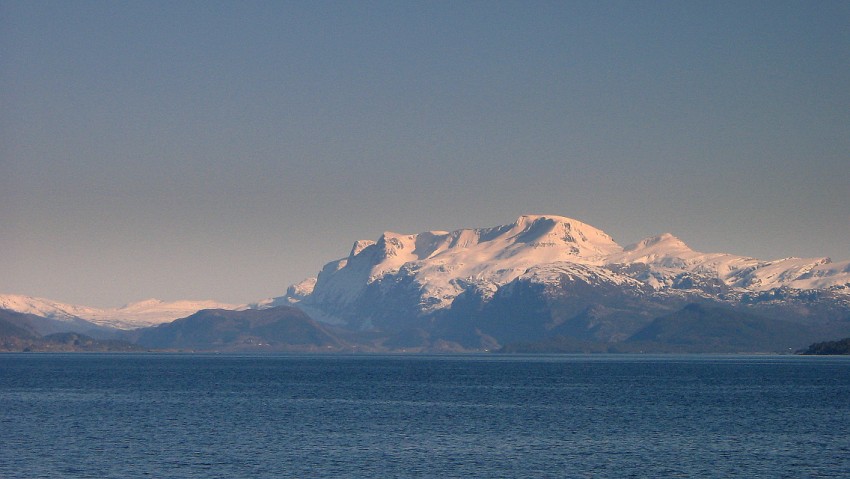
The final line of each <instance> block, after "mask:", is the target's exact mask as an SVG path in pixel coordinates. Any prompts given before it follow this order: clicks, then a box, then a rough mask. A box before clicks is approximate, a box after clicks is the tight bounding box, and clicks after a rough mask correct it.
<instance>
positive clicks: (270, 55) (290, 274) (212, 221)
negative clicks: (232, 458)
mask: <svg viewBox="0 0 850 479" xmlns="http://www.w3.org/2000/svg"><path fill="white" fill-rule="evenodd" d="M848 25H850V2H847V1H843V0H842V1H799V2H786V1H779V0H771V1H759V2H747V1H730V2H723V1H705V2H692V1H670V2H661V1H658V2H641V1H622V2H606V1H584V2H567V1H564V2H560V1H559V2H542V1H531V2H530V1H518V2H496V1H482V2H472V1H469V2H464V1H447V2H430V1H429V2H404V1H387V2H349V1H345V2H328V1H304V2H277V1H275V2H211V1H201V2H190V1H181V2H142V1H139V2H124V1H116V2H101V1H55V2H43V1H7V0H0V265H2V274H0V292H3V293H18V294H27V295H33V296H42V297H48V298H52V299H56V300H60V301H65V302H71V303H82V304H88V305H92V306H118V305H121V304H123V303H126V302H130V301H135V300H140V299H144V298H148V297H157V298H160V299H166V300H173V299H182V298H186V299H206V298H209V299H218V300H221V301H228V302H236V303H239V302H248V301H253V300H258V299H261V298H264V297H269V296H276V295H280V294H282V293H284V292H285V290H286V287H287V286H288V285H289V284H290V283H293V282H296V281H298V280H300V279H302V278H304V277H306V276H312V275H314V274H316V272H318V270H319V269H320V268H321V267H322V265H323V264H324V263H325V262H327V261H330V260H332V259H335V258H338V257H342V256H345V255H346V254H347V253H348V250H349V249H350V247H351V244H352V243H353V242H354V241H355V240H357V239H375V238H377V237H378V236H379V235H380V234H381V233H382V232H383V231H385V230H391V231H397V232H402V233H417V232H420V231H425V230H430V229H442V230H452V229H457V228H462V227H482V226H494V225H498V224H505V223H509V222H511V221H513V220H514V219H515V218H516V217H517V216H519V215H521V214H524V213H537V214H543V213H546V214H560V215H564V216H570V217H574V218H576V219H580V220H582V221H585V222H587V223H589V224H591V225H594V226H596V227H599V228H601V229H602V230H604V231H606V232H607V233H609V234H610V235H612V236H613V237H614V239H615V240H616V241H617V242H619V243H620V244H622V245H626V244H629V243H633V242H635V241H638V240H640V239H642V238H643V237H646V236H649V235H653V234H658V233H662V232H671V233H673V234H675V235H677V236H678V237H680V238H682V239H683V240H684V241H685V242H687V243H688V244H690V245H691V246H692V247H693V248H695V249H697V250H701V251H706V252H721V251H722V252H729V253H736V254H741V255H749V256H755V257H759V258H764V259H774V258H779V257H785V256H805V257H809V256H830V257H832V258H833V259H834V260H846V259H850V27H848Z"/></svg>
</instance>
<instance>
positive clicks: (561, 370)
mask: <svg viewBox="0 0 850 479" xmlns="http://www.w3.org/2000/svg"><path fill="white" fill-rule="evenodd" d="M137 477H150V478H282V477H299V478H319V477H339V478H345V477H364V478H366V477H368V478H390V477H405V478H406V477H434V478H448V477H458V478H459V477H463V478H469V477H489V478H508V477H516V478H535V477H552V478H570V477H576V478H585V477H586V478H597V477H598V478H603V477H616V478H621V477H641V478H643V477H651V478H655V477H750V478H752V477H764V478H781V477H789V478H803V477H830V478H832V477H850V358H848V357H843V358H842V357H797V356H674V355H670V356H642V355H641V356H622V355H610V356H609V355H590V356H581V355H580V356H569V355H568V356H561V355H559V356H493V355H480V356H479V355H470V356H356V355H355V356H336V355H334V356H330V355H328V356H321V355H317V356H305V355H276V356H240V355H177V354H174V355H168V354H139V355H131V354H114V355H113V354H2V355H0V478H4V479H11V478H137Z"/></svg>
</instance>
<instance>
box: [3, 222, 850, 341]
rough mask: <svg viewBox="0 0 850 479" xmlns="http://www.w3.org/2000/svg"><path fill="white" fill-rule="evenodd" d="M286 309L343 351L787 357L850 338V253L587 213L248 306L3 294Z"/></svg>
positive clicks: (130, 315)
mask: <svg viewBox="0 0 850 479" xmlns="http://www.w3.org/2000/svg"><path fill="white" fill-rule="evenodd" d="M279 307H287V308H296V309H297V310H300V311H301V312H303V313H306V315H307V316H308V317H309V318H308V319H310V318H311V321H312V320H315V321H317V322H316V323H315V325H316V326H318V327H320V328H323V330H324V333H327V334H328V335H330V336H332V337H333V340H330V339H328V338H325V339H324V340H322V341H330V342H327V343H321V341H320V342H319V343H317V344H320V343H321V346H322V347H324V346H329V345H330V346H331V349H334V350H340V349H345V348H346V347H359V348H365V349H368V350H405V351H440V350H451V351H464V350H495V349H499V348H503V349H504V350H512V351H521V350H528V351H545V350H550V351H573V350H575V351H585V350H609V351H610V350H618V351H642V350H665V351H667V350H671V351H673V350H675V351H727V352H732V351H785V350H788V349H799V348H801V347H804V346H806V345H807V344H809V343H810V342H812V341H816V340H827V339H834V338H836V337H844V336H847V335H848V334H850V261H844V262H832V261H831V260H830V259H829V258H809V259H805V258H786V259H780V260H773V261H765V260H759V259H755V258H749V257H744V256H737V255H733V254H727V253H701V252H697V251H694V250H693V249H691V248H690V247H688V246H687V245H686V244H685V243H684V242H683V241H682V240H680V239H678V238H676V237H675V236H673V235H671V234H661V235H658V236H654V237H651V238H647V239H645V240H643V241H640V242H638V243H636V244H633V245H629V246H626V247H623V246H620V245H619V244H617V243H616V242H614V240H613V239H612V238H611V237H610V236H608V235H607V234H606V233H604V232H603V231H601V230H599V229H597V228H595V227H593V226H590V225H588V224H585V223H583V222H580V221H577V220H574V219H571V218H566V217H562V216H552V215H527V216H522V217H520V218H518V219H517V220H516V221H515V222H513V223H510V224H507V225H502V226H496V227H492V228H479V229H461V230H456V231H451V232H449V231H428V232H423V233H419V234H398V233H392V232H385V233H384V234H382V235H381V236H380V237H379V238H378V239H377V240H376V241H370V240H360V241H356V242H354V244H353V246H352V248H351V250H350V251H349V253H348V255H347V256H345V257H343V258H340V259H337V260H334V261H331V262H329V263H327V264H326V265H325V266H324V267H323V268H322V269H321V271H320V272H319V274H318V275H317V276H316V277H315V278H307V279H305V280H304V281H301V282H300V283H298V284H295V285H292V286H290V287H289V288H288V290H287V292H286V294H284V295H282V296H280V297H276V298H271V299H267V300H263V301H258V302H256V303H253V304H249V305H224V304H221V303H215V302H189V301H184V302H177V303H163V302H158V301H155V300H151V301H145V302H141V303H135V304H132V305H128V306H126V307H124V308H118V309H114V310H95V309H92V308H85V307H80V306H69V305H62V304H59V303H54V302H50V301H48V300H39V299H36V298H29V297H24V296H12V295H5V296H0V308H5V309H8V310H13V311H18V312H21V313H28V314H32V315H37V316H40V317H44V318H48V319H52V320H59V321H81V320H85V321H88V322H90V323H93V324H94V325H95V326H96V327H100V328H104V327H108V328H112V329H115V328H119V329H124V330H127V329H132V328H137V327H151V326H155V325H158V324H162V323H167V322H170V321H173V320H175V319H178V318H184V317H189V316H191V315H192V314H193V313H195V312H196V311H198V310H202V309H203V310H213V309H215V310H230V311H235V312H234V313H228V314H232V315H236V316H240V315H241V316H243V317H247V316H248V315H251V314H255V313H249V311H255V310H264V309H269V308H279ZM287 314H288V313H287ZM219 320H220V318H219ZM245 324H247V323H245ZM311 324H312V323H311ZM160 328H161V326H160ZM245 328H248V326H245ZM328 328H330V329H328ZM249 329H250V328H249ZM181 334H182V335H183V336H184V337H185V336H186V334H190V333H189V332H188V331H187V330H183V331H182V332H181ZM198 334H200V333H198ZM249 336H250V335H249ZM319 336H321V334H320V335H319ZM319 336H316V337H317V338H318V337H319ZM251 338H253V339H252V341H254V340H256V341H260V342H262V339H258V338H259V337H255V336H251ZM279 340H280V338H278V343H277V344H280V345H283V346H280V347H285V345H286V344H288V343H286V342H285V341H284V342H282V343H281V342H280V341H279ZM198 346H202V345H200V344H195V345H194V346H193V347H198ZM300 347H303V344H302V345H301V346H300Z"/></svg>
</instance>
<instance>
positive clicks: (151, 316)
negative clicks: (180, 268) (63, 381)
mask: <svg viewBox="0 0 850 479" xmlns="http://www.w3.org/2000/svg"><path fill="white" fill-rule="evenodd" d="M239 308H240V306H237V305H231V304H226V303H220V302H217V301H173V302H165V301H160V300H157V299H148V300H145V301H139V302H135V303H130V304H128V305H125V306H122V307H120V308H111V309H98V308H91V307H88V306H78V305H71V304H64V303H59V302H56V301H52V300H49V299H44V298H34V297H31V296H22V295H16V294H0V309H8V310H11V311H17V312H19V313H25V314H33V315H36V316H41V317H44V318H48V319H53V320H58V321H66V322H72V321H74V320H77V319H83V320H86V321H88V322H91V323H94V324H96V325H98V326H104V327H110V328H116V329H134V328H140V327H146V326H154V325H157V324H162V323H167V322H170V321H174V320H175V319H177V318H184V317H186V316H189V315H191V314H193V313H195V312H197V311H198V310H201V309H239Z"/></svg>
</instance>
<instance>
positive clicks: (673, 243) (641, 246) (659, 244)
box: [623, 233, 693, 252]
mask: <svg viewBox="0 0 850 479" xmlns="http://www.w3.org/2000/svg"><path fill="white" fill-rule="evenodd" d="M651 248H653V249H663V250H664V251H667V252H669V251H677V252H682V251H688V252H691V251H693V250H692V249H691V248H690V246H688V245H687V244H685V242H684V241H682V240H681V239H679V238H678V237H676V236H673V235H672V234H671V233H662V234H660V235H656V236H650V237H649V238H645V239H642V240H640V241H638V242H637V243H634V244H631V245H629V246H626V247H625V248H623V251H624V252H632V251H645V250H648V249H651Z"/></svg>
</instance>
